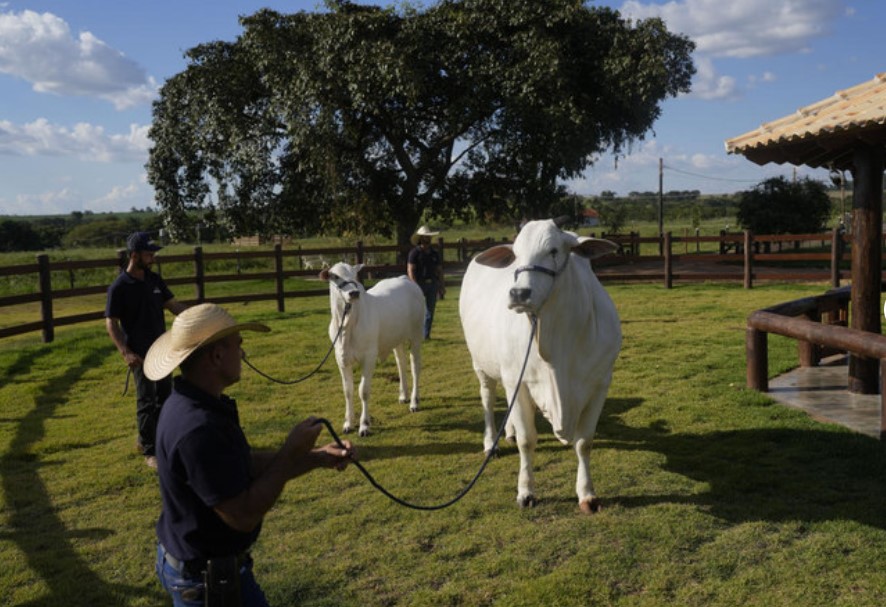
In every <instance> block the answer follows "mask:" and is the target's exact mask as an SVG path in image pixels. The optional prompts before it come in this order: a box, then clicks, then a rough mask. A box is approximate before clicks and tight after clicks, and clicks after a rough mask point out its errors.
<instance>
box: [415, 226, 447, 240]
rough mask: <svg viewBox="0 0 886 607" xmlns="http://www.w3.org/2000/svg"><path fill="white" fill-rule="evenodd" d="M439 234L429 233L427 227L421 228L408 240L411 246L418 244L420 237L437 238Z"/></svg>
mask: <svg viewBox="0 0 886 607" xmlns="http://www.w3.org/2000/svg"><path fill="white" fill-rule="evenodd" d="M439 233H440V232H431V230H430V229H429V228H428V226H422V227H420V228H419V229H418V231H417V232H416V233H415V234H413V235H412V238H411V239H410V240H411V241H412V244H418V239H419V238H421V237H422V236H428V237H430V236H437V235H438V234H439Z"/></svg>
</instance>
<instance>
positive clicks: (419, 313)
mask: <svg viewBox="0 0 886 607" xmlns="http://www.w3.org/2000/svg"><path fill="white" fill-rule="evenodd" d="M362 268H363V264H358V265H356V266H351V265H348V264H346V263H337V264H335V265H334V266H332V267H331V268H329V269H328V270H323V271H322V272H320V278H322V279H323V280H326V281H328V282H329V301H330V306H331V308H332V319H331V320H330V322H329V339H330V340H335V338H336V335H338V333H339V327H342V328H341V335H340V336H339V337H338V340H337V341H336V342H335V360H336V362H337V363H338V369H339V372H340V373H341V381H342V387H343V388H344V392H345V423H344V425H343V427H342V430H343V431H344V432H351V430H352V429H353V427H354V369H353V368H354V366H355V365H359V366H360V368H361V370H362V374H363V377H362V379H361V380H360V400H361V401H362V403H363V412H362V414H361V415H360V436H366V435H367V434H369V395H370V392H371V387H372V374H373V372H374V371H375V365H376V363H377V362H378V361H379V360H384V359H385V357H386V356H387V355H388V354H389V353H390V352H391V350H393V351H394V357H395V358H396V361H397V373H398V374H399V376H400V402H401V403H405V402H409V403H410V405H409V409H410V411H417V410H418V401H419V394H418V378H419V375H420V374H421V342H422V338H423V336H424V333H423V331H424V320H425V298H424V295H422V292H421V288H419V286H418V285H417V284H415V283H414V282H412V281H411V280H409V279H408V278H407V277H406V276H400V277H398V278H387V279H385V280H381V281H379V282H378V283H377V284H376V285H375V286H374V287H372V288H371V289H369V290H368V291H367V290H366V289H365V288H364V287H363V285H362V284H361V283H360V281H359V280H358V279H357V274H358V273H359V272H360V270H361V269H362ZM346 309H347V310H348V311H347V314H345V310H346ZM342 318H344V325H343V326H342ZM406 346H410V348H409V360H410V363H411V366H412V396H411V398H410V397H409V396H408V395H407V383H406Z"/></svg>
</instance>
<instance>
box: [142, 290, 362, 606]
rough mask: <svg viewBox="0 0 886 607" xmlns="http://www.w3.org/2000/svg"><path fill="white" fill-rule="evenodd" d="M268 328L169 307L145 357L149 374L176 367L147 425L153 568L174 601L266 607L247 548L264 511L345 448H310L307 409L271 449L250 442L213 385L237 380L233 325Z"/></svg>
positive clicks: (346, 455) (336, 463)
mask: <svg viewBox="0 0 886 607" xmlns="http://www.w3.org/2000/svg"><path fill="white" fill-rule="evenodd" d="M268 330H269V329H268V327H266V326H265V325H262V324H259V323H241V324H238V323H237V322H236V321H235V320H234V319H233V318H232V317H231V316H230V314H228V313H227V312H226V311H225V310H224V309H223V308H221V307H220V306H217V305H215V304H211V303H207V304H200V305H197V306H194V307H192V308H188V309H187V310H185V311H184V312H182V313H181V314H180V315H178V316H177V317H176V319H175V321H174V322H173V324H172V328H171V329H170V330H169V331H167V332H166V333H164V334H163V335H161V336H160V337H159V338H158V339H157V340H156V341H155V342H154V344H153V345H152V346H151V348H150V350H148V355H147V357H146V358H145V374H146V375H147V376H148V377H149V378H150V379H153V380H158V379H160V378H163V377H166V376H168V375H169V374H170V373H172V371H173V369H175V367H177V366H178V367H180V368H181V376H179V377H176V378H175V381H174V386H173V390H172V394H171V395H170V396H169V398H168V399H167V401H166V404H165V405H164V406H163V410H162V412H161V414H160V421H159V424H158V426H157V465H158V466H157V472H158V476H159V479H160V494H161V497H162V502H163V507H162V511H161V513H160V518H159V520H158V521H157V537H158V540H159V544H158V547H157V575H158V577H159V578H160V581H161V583H162V584H163V587H164V588H165V589H166V591H167V592H168V593H169V594H170V595H171V596H172V597H173V601H174V603H173V604H174V605H204V597H205V596H208V597H209V600H208V601H207V602H206V603H205V604H207V605H213V604H219V605H241V604H242V605H245V606H253V605H260V606H266V605H267V604H268V603H267V600H266V599H265V597H264V594H263V592H262V590H261V588H260V587H259V586H258V584H257V582H256V581H255V578H254V576H253V573H252V559H251V558H250V556H249V548H250V546H251V545H252V544H253V543H254V542H255V540H256V538H257V537H258V535H259V531H260V530H261V525H262V519H263V517H264V515H265V513H266V512H267V511H268V510H270V508H271V506H273V505H274V503H275V502H276V501H277V498H278V497H279V496H280V493H281V492H282V490H283V486H284V485H285V484H286V483H287V482H288V481H290V480H291V479H293V478H295V477H297V476H300V475H302V474H305V473H307V472H309V471H311V470H313V469H315V468H334V469H337V470H343V469H344V468H345V466H347V464H348V461H349V459H350V458H351V457H352V455H353V453H352V447H351V444H350V443H348V442H345V443H344V444H345V449H342V448H341V447H339V446H338V445H336V444H334V443H330V444H328V445H326V446H323V447H318V448H315V446H314V443H315V441H316V440H317V436H318V435H319V433H320V430H321V429H322V426H321V425H320V424H318V423H316V419H315V418H313V417H309V418H308V419H306V420H304V421H303V422H301V423H299V424H297V425H296V426H295V427H294V428H292V430H291V431H290V432H289V436H288V437H287V438H286V441H285V442H284V443H283V446H282V447H280V449H279V450H278V451H276V452H272V451H253V450H252V449H251V448H250V446H249V443H248V442H247V440H246V437H245V436H244V434H243V430H242V429H241V427H240V423H239V415H238V412H237V403H236V402H235V401H234V400H233V399H232V398H229V397H228V396H226V395H224V394H223V393H222V391H223V390H224V389H225V388H227V387H228V386H230V385H232V384H234V383H235V382H237V381H238V380H239V379H240V372H241V361H242V356H243V351H242V349H241V343H242V341H243V339H242V338H241V336H240V332H241V331H268ZM221 591H225V592H229V593H230V594H229V595H225V596H224V597H222V596H221V595H219V596H218V597H217V593H219V592H221ZM216 600H218V601H219V602H214V601H216ZM225 601H230V602H225Z"/></svg>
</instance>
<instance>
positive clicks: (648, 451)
mask: <svg viewBox="0 0 886 607" xmlns="http://www.w3.org/2000/svg"><path fill="white" fill-rule="evenodd" d="M824 288H825V287H824V285H765V286H761V287H757V288H754V289H752V290H744V289H742V288H741V287H740V286H738V285H728V286H727V285H713V284H707V285H689V286H678V287H677V288H674V289H671V290H665V289H663V288H662V287H660V286H658V285H630V286H622V285H611V286H609V287H607V289H608V291H609V292H610V293H611V294H612V296H613V298H614V300H615V302H616V305H617V307H618V308H619V312H620V314H621V317H622V323H623V331H624V336H625V339H624V347H623V351H622V354H621V356H620V358H619V360H618V362H617V364H616V370H615V378H614V381H613V386H612V389H611V391H610V394H609V399H608V401H607V403H606V407H605V409H604V412H603V416H602V419H601V423H600V426H599V429H598V435H597V440H596V444H595V448H594V450H593V452H592V456H591V466H592V471H593V474H594V479H595V485H596V489H597V492H598V494H599V495H600V497H601V498H602V500H603V504H604V509H603V511H602V512H601V513H599V514H597V515H595V516H592V517H586V516H583V515H581V514H580V513H579V512H578V508H577V503H576V497H575V495H574V478H575V473H576V460H575V456H574V455H573V453H572V450H571V448H567V447H564V446H562V445H560V444H559V442H558V441H557V440H556V439H555V438H554V437H553V435H552V434H551V432H550V428H549V426H548V425H547V423H546V422H544V421H543V420H541V419H539V428H540V431H541V436H540V442H539V448H538V453H537V458H536V463H535V464H536V481H537V484H538V486H537V494H538V497H539V498H540V500H541V501H540V504H539V505H538V506H537V507H536V508H533V509H527V510H520V509H519V508H518V507H517V505H516V501H515V497H516V480H517V467H518V461H517V453H516V448H515V447H513V446H511V445H509V444H503V445H502V453H501V456H500V457H499V458H497V459H495V460H493V461H492V462H491V463H490V465H489V466H488V467H487V469H486V471H485V473H484V475H483V477H481V479H480V481H479V482H478V483H477V485H476V486H475V487H474V489H473V490H472V491H471V492H470V493H468V494H467V496H466V497H465V498H464V499H463V500H461V501H460V502H458V503H457V504H456V505H454V506H452V507H450V508H448V509H445V510H441V511H436V512H419V511H413V510H408V509H405V508H403V507H400V506H398V505H395V504H394V503H392V502H390V501H389V500H388V499H387V498H385V497H384V496H382V495H381V494H379V493H378V492H376V491H375V490H374V489H373V488H372V487H371V486H370V485H369V484H368V483H367V482H366V481H365V479H364V478H363V477H362V476H361V475H360V474H359V472H358V471H357V470H356V469H354V468H350V469H348V470H347V471H345V472H343V473H334V472H330V471H318V472H315V473H314V474H312V475H309V476H307V477H303V478H301V479H297V480H296V481H293V482H292V483H290V484H289V485H288V486H287V488H286V489H285V491H284V493H283V495H282V498H281V500H280V502H279V503H278V504H277V506H276V507H275V508H274V509H273V510H272V511H271V513H269V515H268V516H267V518H266V520H265V524H264V529H263V532H262V535H261V537H260V538H259V541H258V543H257V545H256V546H255V549H254V555H255V558H256V572H257V577H258V579H259V581H260V583H261V584H262V585H263V587H264V589H265V591H266V593H267V594H268V596H269V598H270V600H271V603H272V604H274V605H279V606H284V605H295V604H297V605H303V606H311V607H320V606H324V607H327V606H328V607H332V606H345V607H348V606H354V607H356V606H376V605H379V606H406V605H408V606H428V607H431V606H433V607H439V606H441V605H449V606H462V605H463V606H502V607H504V606H527V607H528V606H539V605H542V606H576V607H578V606H584V605H620V606H653V605H656V606H657V605H685V606H711V605H723V606H725V605H730V606H731V605H735V606H742V607H744V606H757V605H759V606H761V607H762V606H765V607H773V606H796V605H844V606H853V607H857V606H866V605H871V606H873V605H882V604H884V602H886V548H884V546H886V509H884V506H883V504H884V503H886V480H884V475H883V470H884V469H886V454H884V449H883V447H882V445H881V444H880V443H879V442H878V441H875V440H872V439H870V438H867V437H864V436H860V435H856V434H853V433H851V432H849V431H847V430H845V429H843V428H841V427H838V426H833V425H827V424H822V423H818V422H816V421H813V420H812V419H810V418H808V417H806V416H805V415H804V414H802V413H799V412H796V411H793V410H790V409H787V408H784V407H782V406H779V405H776V404H774V403H773V401H771V400H770V399H769V398H767V397H766V396H765V395H761V394H758V393H755V392H752V391H749V390H747V389H745V388H744V387H743V386H744V377H745V366H744V334H745V333H744V330H745V318H746V317H747V314H748V313H749V312H750V311H752V310H755V309H758V308H761V307H764V306H768V305H772V304H774V303H777V302H782V301H787V300H790V299H795V298H798V297H803V296H807V295H812V294H818V293H821V292H822V291H823V290H824ZM457 296H458V291H457V289H452V290H451V292H450V294H449V296H448V297H447V298H446V299H445V300H443V301H441V302H440V303H439V304H438V315H437V320H436V322H435V329H434V339H433V340H432V341H430V342H427V343H426V344H425V346H424V349H423V357H424V361H425V368H424V372H423V375H422V405H423V408H422V410H421V411H419V412H418V413H414V414H410V413H409V412H408V408H407V406H406V405H400V404H397V392H396V383H395V378H396V371H395V368H394V363H393V360H392V359H390V358H389V359H388V360H387V361H385V363H384V364H382V365H381V366H380V367H379V369H378V370H377V372H376V380H375V383H374V391H373V406H372V416H373V424H374V425H373V429H374V434H373V435H372V436H370V437H367V438H358V437H355V436H353V437H352V438H353V440H354V441H355V443H356V444H357V445H358V448H359V450H360V457H361V461H362V462H363V463H364V465H365V466H366V467H367V469H369V470H370V472H371V473H372V474H373V475H374V476H375V477H376V479H377V480H378V481H379V482H380V483H382V484H383V485H385V486H386V487H387V488H388V489H389V490H391V491H392V492H393V493H395V494H397V495H399V496H401V497H403V498H405V499H407V500H410V501H414V502H418V503H422V504H435V503H439V502H442V501H446V500H448V499H450V498H451V497H452V496H453V495H455V494H456V493H457V492H458V490H459V489H460V488H461V487H463V486H464V484H465V483H466V482H467V481H468V480H470V478H471V477H472V476H473V474H474V473H475V471H476V470H477V468H478V467H479V465H480V464H481V462H482V459H483V455H482V426H483V423H482V413H481V408H480V404H479V395H478V386H477V382H476V379H475V377H474V375H473V373H472V371H471V368H470V361H469V357H468V354H467V350H466V347H465V345H464V339H463V336H462V333H461V327H460V323H459V321H458V315H457ZM229 309H230V310H231V312H232V313H233V314H234V315H235V316H236V317H237V318H238V319H240V320H256V321H262V322H265V323H267V324H269V325H270V326H271V327H272V329H273V331H272V332H271V333H269V334H261V335H257V334H246V335H245V339H246V341H245V344H244V348H245V350H246V351H247V353H248V355H249V358H250V360H251V361H253V363H254V364H256V365H257V366H258V367H259V368H260V369H262V370H263V371H265V372H267V373H269V374H271V375H274V376H276V377H280V378H282V379H289V378H293V377H297V376H299V375H302V374H304V373H305V372H307V371H308V370H310V369H311V368H313V366H314V365H315V364H316V362H317V361H319V360H320V359H321V358H322V356H323V355H324V354H325V353H326V350H327V349H328V347H329V341H328V337H327V336H326V325H327V323H328V317H329V311H328V301H327V300H326V299H325V298H315V299H300V300H294V301H289V302H287V312H286V313H278V312H277V311H276V309H275V308H274V306H273V304H272V303H252V304H237V305H232V306H230V307H229ZM795 364H796V345H795V344H794V343H793V342H790V341H788V340H786V339H782V338H778V337H770V373H771V374H775V373H778V372H780V371H783V370H786V369H788V368H790V367H792V366H794V365H795ZM243 375H244V377H243V380H242V381H241V382H240V383H239V384H237V385H235V386H232V387H231V388H230V389H229V394H231V395H232V396H234V397H235V398H237V399H238V402H239V403H240V411H241V419H242V422H243V425H244V427H245V430H246V434H247V436H248V437H249V438H250V440H251V442H252V444H253V445H254V446H256V447H275V446H277V445H279V443H280V442H281V441H282V440H283V438H284V437H285V435H286V432H287V430H288V429H289V428H290V427H291V425H292V424H294V423H295V422H297V421H299V420H301V419H303V418H304V417H305V416H307V415H310V414H316V415H320V416H324V417H327V418H329V419H330V420H331V421H332V422H333V424H334V426H335V427H336V428H338V427H340V425H341V422H342V415H343V409H344V406H343V397H342V394H341V386H340V381H339V379H338V372H337V369H336V368H335V366H334V363H327V366H326V367H324V368H323V369H322V370H321V371H320V373H318V375H316V376H315V377H314V378H312V379H311V380H309V381H307V382H305V383H302V384H298V385H295V386H279V385H276V384H272V383H270V382H268V381H267V380H264V379H262V378H261V377H259V376H258V375H256V374H255V373H253V372H251V371H250V370H248V369H244V372H243ZM124 376H125V374H124V367H123V364H122V360H121V358H120V356H119V354H117V353H116V351H115V350H114V349H113V348H112V346H111V344H110V341H109V339H108V338H107V335H106V334H105V332H104V328H103V325H102V324H101V323H100V322H95V323H87V324H84V325H78V326H73V327H64V328H61V329H59V330H57V335H56V341H55V342H53V343H51V344H43V343H41V342H40V341H39V334H37V333H34V334H30V335H25V336H20V337H16V338H9V339H6V340H0V407H2V410H0V482H2V497H0V529H2V530H0V562H2V563H3V566H2V567H0V604H2V605H10V606H12V605H15V606H55V605H58V606H62V605H64V606H70V605H84V606H85V605H118V606H156V605H161V604H166V603H165V600H164V595H163V594H162V591H161V588H160V586H159V583H158V582H157V581H156V578H155V577H154V575H153V554H154V531H153V525H154V522H155V520H156V517H157V515H158V512H159V496H158V491H157V484H156V477H155V475H154V474H153V472H151V471H150V470H149V469H148V468H147V467H146V466H145V465H144V463H143V462H142V458H141V457H140V456H138V455H137V454H136V452H135V450H134V443H135V404H134V397H133V396H132V394H131V393H130V395H128V396H126V397H121V394H120V393H121V391H122V388H123V381H124ZM499 405H500V411H503V409H504V406H505V403H504V398H503V392H500V398H499ZM323 438H328V437H327V436H326V435H325V433H324V435H322V436H321V440H322V439H323Z"/></svg>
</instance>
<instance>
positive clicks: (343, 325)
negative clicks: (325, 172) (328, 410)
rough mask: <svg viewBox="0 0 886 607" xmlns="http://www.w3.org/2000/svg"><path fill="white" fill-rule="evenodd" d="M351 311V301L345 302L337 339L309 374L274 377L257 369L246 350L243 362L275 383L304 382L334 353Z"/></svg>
mask: <svg viewBox="0 0 886 607" xmlns="http://www.w3.org/2000/svg"><path fill="white" fill-rule="evenodd" d="M350 311H351V304H350V303H346V304H345V311H344V314H342V315H341V323H340V324H339V325H338V332H337V333H336V334H335V339H333V340H332V345H330V346H329V351H328V352H326V356H324V357H323V360H321V361H320V364H319V365H317V367H316V368H315V369H314V370H313V371H311V372H310V373H308V374H307V375H305V376H304V377H299V378H298V379H293V380H290V381H286V380H282V379H276V378H274V377H271V376H270V375H268V374H267V373H265V372H264V371H260V370H259V369H257V368H256V367H255V365H253V364H252V363H251V362H249V359H248V358H246V352H245V351H244V352H243V362H245V363H246V365H247V366H248V367H249V368H250V369H252V370H253V371H255V372H256V373H258V374H259V375H261V376H262V377H264V378H265V379H269V380H271V381H272V382H274V383H276V384H283V385H284V386H291V385H292V384H297V383H300V382H303V381H305V380H306V379H308V378H310V377H311V376H313V375H314V374H315V373H317V371H319V370H320V368H321V367H322V366H323V365H325V364H326V361H327V360H328V359H329V355H330V354H332V350H333V349H334V348H335V342H337V341H338V338H339V337H341V332H342V331H343V330H344V328H345V319H346V318H347V316H348V312H350Z"/></svg>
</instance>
